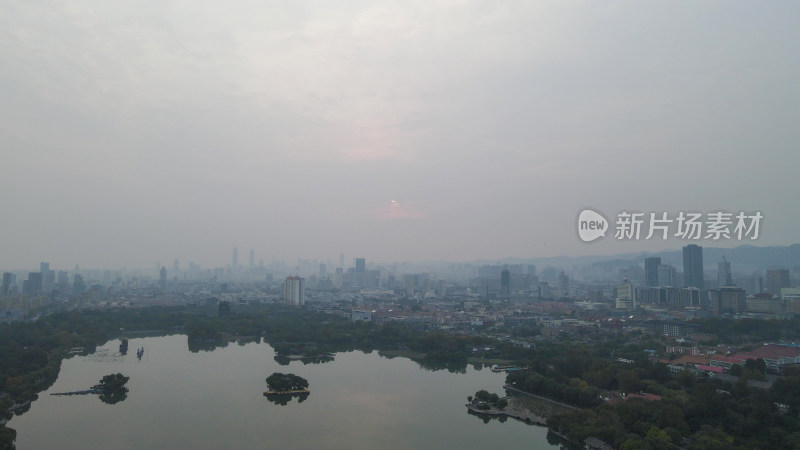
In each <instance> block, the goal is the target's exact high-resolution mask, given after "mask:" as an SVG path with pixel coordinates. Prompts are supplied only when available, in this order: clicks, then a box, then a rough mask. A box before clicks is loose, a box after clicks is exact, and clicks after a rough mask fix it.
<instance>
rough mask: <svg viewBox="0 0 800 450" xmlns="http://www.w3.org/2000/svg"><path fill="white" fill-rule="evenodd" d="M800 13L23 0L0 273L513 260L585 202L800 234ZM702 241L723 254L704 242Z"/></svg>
mask: <svg viewBox="0 0 800 450" xmlns="http://www.w3.org/2000/svg"><path fill="white" fill-rule="evenodd" d="M799 8H800V6H799V5H798V4H797V2H788V1H787V2H770V3H768V4H763V3H756V2H725V3H690V2H659V3H650V2H648V3H642V2H616V1H606V2H558V3H538V2H536V3H534V2H491V3H476V2H461V1H438V2H431V1H424V2H403V4H402V5H398V4H393V3H391V2H359V1H353V2H336V3H325V2H319V3H309V2H263V1H260V2H239V3H237V6H236V7H231V6H230V5H225V4H222V3H214V2H209V3H197V2H171V3H168V4H165V3H163V2H145V3H141V2H136V3H133V2H123V3H121V4H120V3H109V4H101V3H97V2H88V1H78V2H67V3H64V2H16V3H6V4H5V5H4V6H3V14H0V30H3V31H2V34H0V36H2V38H0V58H2V60H3V61H4V63H3V64H2V65H0V98H2V101H0V135H2V136H3V140H2V141H3V143H2V148H3V156H4V158H3V163H2V165H3V176H2V177H0V201H1V202H2V204H3V211H4V213H3V227H2V230H3V232H2V233H0V266H2V267H4V268H26V267H30V268H33V267H38V265H39V263H40V262H41V261H49V262H50V264H51V265H52V266H53V267H59V268H62V267H64V268H71V267H72V266H73V265H74V264H75V263H79V264H81V266H82V267H124V266H127V267H149V268H152V267H154V266H155V264H156V263H157V262H161V263H162V264H167V265H169V264H171V262H172V261H173V259H176V258H180V260H181V261H183V262H184V263H186V262H188V261H195V262H196V263H198V264H201V265H204V266H209V267H215V266H218V265H221V264H225V263H226V262H228V261H230V252H231V248H232V247H233V246H238V248H239V249H240V251H242V252H243V255H244V252H246V251H247V250H249V249H251V248H253V249H255V252H256V255H257V259H264V260H265V261H272V259H273V258H276V259H279V260H288V261H295V260H296V259H297V258H309V259H319V260H321V261H324V260H333V261H338V259H339V254H340V253H346V254H347V256H348V258H350V257H351V256H356V255H357V256H364V257H367V258H368V259H369V260H370V261H404V260H452V261H459V260H463V261H467V260H477V259H502V258H507V257H521V258H534V257H547V256H558V255H591V254H617V253H625V252H638V251H656V250H663V249H673V250H677V249H680V248H681V247H682V246H683V245H685V244H687V242H684V241H680V240H676V239H670V240H667V241H662V240H650V241H645V240H643V239H642V240H628V241H620V240H615V239H613V238H606V239H603V240H600V241H598V242H595V243H592V244H586V243H583V242H581V241H580V240H579V239H578V238H577V236H576V230H575V220H576V217H577V214H578V212H579V211H580V210H581V209H583V208H584V207H592V208H596V209H597V210H599V211H601V212H604V213H606V215H607V217H608V218H609V219H613V216H614V215H615V214H617V212H619V211H630V210H638V211H643V212H661V211H668V212H670V213H677V212H679V211H689V210H693V211H700V212H704V213H707V212H712V211H717V210H726V211H733V212H738V211H747V212H755V211H759V212H761V214H763V216H764V220H763V223H762V229H761V234H760V236H759V238H758V239H757V240H756V241H753V242H742V241H736V240H722V241H719V242H716V243H714V244H713V245H714V246H717V247H726V246H727V247H733V246H738V245H741V244H754V245H759V246H769V245H789V244H793V243H797V242H798V241H800V240H799V239H798V233H797V230H798V229H799V227H800V216H798V214H797V212H796V209H795V208H794V207H793V206H792V205H793V204H794V194H795V193H796V192H797V187H796V182H795V178H796V173H795V172H796V168H797V166H798V163H800V156H798V153H797V152H795V151H794V147H796V145H797V144H796V143H797V141H798V138H799V137H800V136H798V128H797V126H796V117H797V116H798V110H797V109H798V104H800V101H799V100H800V98H798V97H800V89H799V88H798V85H797V82H796V80H797V79H798V75H800V73H799V72H800V71H799V70H798V68H799V67H800V66H799V64H800V62H799V61H798V58H797V55H798V54H800V48H798V47H800V36H798V31H797V27H796V24H795V22H796V21H795V20H794V19H795V18H796V17H797V13H798V12H800V11H798V9H799ZM697 243H699V244H701V245H706V246H707V245H710V244H709V242H706V241H698V242H697Z"/></svg>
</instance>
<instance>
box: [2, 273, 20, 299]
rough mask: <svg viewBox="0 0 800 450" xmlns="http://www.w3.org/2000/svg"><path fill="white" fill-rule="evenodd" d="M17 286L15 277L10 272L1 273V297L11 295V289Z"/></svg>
mask: <svg viewBox="0 0 800 450" xmlns="http://www.w3.org/2000/svg"><path fill="white" fill-rule="evenodd" d="M15 284H17V276H16V275H15V274H13V273H11V272H4V273H3V295H8V294H9V293H11V287H12V286H14V285H15Z"/></svg>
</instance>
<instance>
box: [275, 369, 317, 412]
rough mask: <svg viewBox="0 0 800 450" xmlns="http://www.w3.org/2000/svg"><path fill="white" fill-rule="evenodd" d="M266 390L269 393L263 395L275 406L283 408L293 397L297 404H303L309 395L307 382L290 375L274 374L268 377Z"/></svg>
mask: <svg viewBox="0 0 800 450" xmlns="http://www.w3.org/2000/svg"><path fill="white" fill-rule="evenodd" d="M267 388H268V389H269V392H265V393H264V395H265V396H266V397H267V399H268V400H269V401H271V402H272V403H275V404H276V405H282V406H285V405H287V404H288V403H289V402H290V401H292V399H293V398H295V397H297V401H298V402H299V403H303V402H304V401H305V400H306V399H307V398H308V395H309V392H308V391H307V389H308V381H307V380H306V379H305V378H303V377H299V376H297V375H295V374H291V373H279V372H275V373H273V374H272V375H270V376H268V377H267ZM297 391H300V392H297Z"/></svg>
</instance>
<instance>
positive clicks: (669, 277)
mask: <svg viewBox="0 0 800 450" xmlns="http://www.w3.org/2000/svg"><path fill="white" fill-rule="evenodd" d="M677 279H678V275H677V274H676V273H675V268H674V267H672V266H671V265H669V264H662V265H660V266H658V286H659V287H678V284H677Z"/></svg>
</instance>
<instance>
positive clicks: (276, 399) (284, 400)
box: [264, 392, 311, 406]
mask: <svg viewBox="0 0 800 450" xmlns="http://www.w3.org/2000/svg"><path fill="white" fill-rule="evenodd" d="M309 395H311V393H309V392H303V393H300V394H270V395H266V394H264V396H265V397H267V400H269V401H271V402H272V403H274V404H276V405H280V406H286V405H288V404H289V402H291V401H292V399H293V398H295V397H297V402H298V403H303V402H304V401H306V399H307V398H308V396H309Z"/></svg>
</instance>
